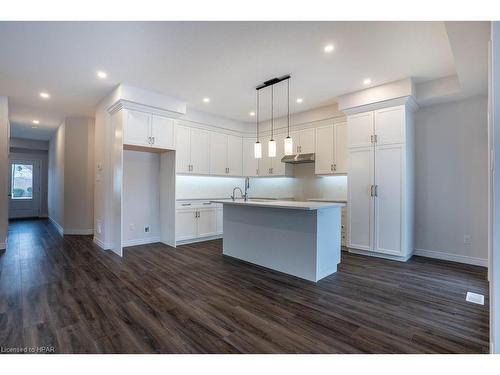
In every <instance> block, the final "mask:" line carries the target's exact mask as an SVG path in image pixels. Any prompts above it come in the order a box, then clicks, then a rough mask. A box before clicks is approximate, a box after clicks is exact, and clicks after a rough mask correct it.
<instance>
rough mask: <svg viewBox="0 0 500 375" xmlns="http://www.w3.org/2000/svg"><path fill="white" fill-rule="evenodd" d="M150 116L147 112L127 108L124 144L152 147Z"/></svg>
mask: <svg viewBox="0 0 500 375" xmlns="http://www.w3.org/2000/svg"><path fill="white" fill-rule="evenodd" d="M150 118H151V115H149V114H147V113H144V112H139V111H130V110H126V115H125V124H124V125H125V126H124V128H123V133H124V134H123V144H126V145H133V146H146V147H150V146H151V145H150V143H149V137H150V131H149V130H150V129H149V122H150Z"/></svg>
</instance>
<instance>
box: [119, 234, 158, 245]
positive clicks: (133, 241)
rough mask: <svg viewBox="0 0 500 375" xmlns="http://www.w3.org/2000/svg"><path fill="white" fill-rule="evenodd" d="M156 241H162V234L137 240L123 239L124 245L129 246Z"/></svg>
mask: <svg viewBox="0 0 500 375" xmlns="http://www.w3.org/2000/svg"><path fill="white" fill-rule="evenodd" d="M155 242H161V241H160V236H157V237H150V238H139V239H137V240H128V241H122V246H123V247H128V246H138V245H147V244H149V243H155Z"/></svg>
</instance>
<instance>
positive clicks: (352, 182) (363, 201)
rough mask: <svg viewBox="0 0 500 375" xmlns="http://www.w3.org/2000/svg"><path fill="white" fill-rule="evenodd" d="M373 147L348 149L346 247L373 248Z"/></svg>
mask: <svg viewBox="0 0 500 375" xmlns="http://www.w3.org/2000/svg"><path fill="white" fill-rule="evenodd" d="M373 154H374V151H373V147H365V148H356V149H352V150H350V151H349V175H348V185H347V200H348V211H349V224H348V227H349V235H348V247H351V248H354V249H360V250H373V198H372V196H371V189H370V188H371V186H372V185H373V168H374V165H373Z"/></svg>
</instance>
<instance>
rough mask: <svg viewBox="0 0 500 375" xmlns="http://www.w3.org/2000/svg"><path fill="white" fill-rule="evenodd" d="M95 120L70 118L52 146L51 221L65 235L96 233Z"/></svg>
mask: <svg viewBox="0 0 500 375" xmlns="http://www.w3.org/2000/svg"><path fill="white" fill-rule="evenodd" d="M93 157H94V120H93V119H91V118H88V117H68V118H66V119H65V121H64V123H63V124H61V126H59V128H58V129H57V131H56V132H55V133H54V136H53V137H52V138H51V140H50V143H49V168H48V174H49V178H48V181H49V183H48V187H49V188H48V190H49V192H48V208H49V218H50V219H51V220H52V221H54V222H55V223H56V224H57V225H58V226H59V228H58V229H59V230H62V231H64V233H65V234H92V233H93V194H94V184H93V182H94V171H93Z"/></svg>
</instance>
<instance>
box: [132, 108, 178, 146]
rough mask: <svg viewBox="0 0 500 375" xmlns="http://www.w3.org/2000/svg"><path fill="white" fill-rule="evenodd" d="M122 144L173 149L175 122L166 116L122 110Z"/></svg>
mask: <svg viewBox="0 0 500 375" xmlns="http://www.w3.org/2000/svg"><path fill="white" fill-rule="evenodd" d="M123 112H124V114H123V116H124V117H123V119H124V122H123V144H124V145H128V146H138V147H148V148H156V149H166V150H173V149H175V143H174V139H175V123H174V120H173V119H171V118H168V117H164V116H159V115H156V114H151V113H147V112H141V111H136V110H130V109H124V110H123Z"/></svg>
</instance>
